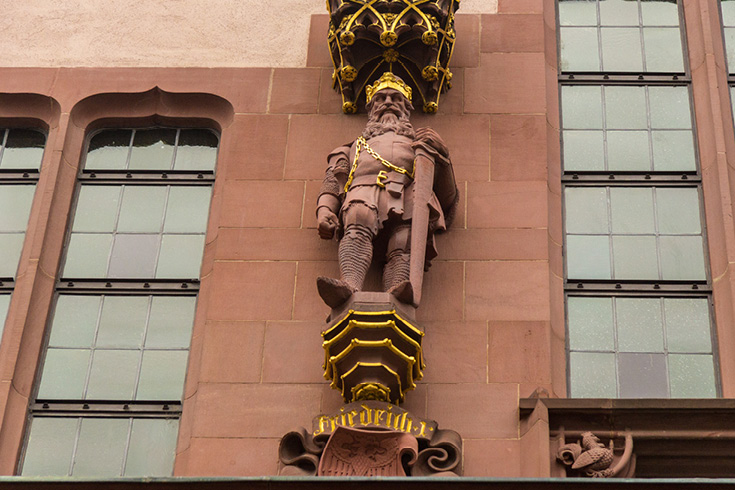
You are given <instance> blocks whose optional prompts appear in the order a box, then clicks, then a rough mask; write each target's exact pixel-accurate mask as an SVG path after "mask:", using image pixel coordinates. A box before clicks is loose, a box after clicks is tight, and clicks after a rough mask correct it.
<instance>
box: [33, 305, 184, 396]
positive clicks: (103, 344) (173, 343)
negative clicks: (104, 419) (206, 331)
mask: <svg viewBox="0 0 735 490" xmlns="http://www.w3.org/2000/svg"><path fill="white" fill-rule="evenodd" d="M195 304H196V297H194V296H142V295H136V296H116V295H71V294H61V295H59V298H58V301H57V304H56V311H55V315H54V319H53V323H52V324H51V333H50V339H49V348H48V350H47V353H46V360H45V362H44V366H43V370H42V374H41V384H40V388H39V392H38V398H39V399H65V400H73V399H80V400H81V399H84V400H123V401H129V400H133V399H138V400H178V399H180V398H181V393H182V391H183V383H184V375H185V373H186V362H187V357H188V349H189V342H190V339H191V328H192V325H193V322H194V308H195Z"/></svg>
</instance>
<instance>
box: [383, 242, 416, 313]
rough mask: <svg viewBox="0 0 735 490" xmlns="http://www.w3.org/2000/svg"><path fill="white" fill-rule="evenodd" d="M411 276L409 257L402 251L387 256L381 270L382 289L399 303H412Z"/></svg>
mask: <svg viewBox="0 0 735 490" xmlns="http://www.w3.org/2000/svg"><path fill="white" fill-rule="evenodd" d="M410 276H411V255H410V254H409V253H408V252H404V251H402V250H396V251H393V252H390V253H389V254H388V262H386V264H385V268H384V269H383V289H384V290H385V291H387V292H389V293H390V294H392V295H393V296H395V297H396V299H398V301H400V302H401V303H406V304H409V305H410V304H412V303H413V286H412V285H411V281H410V280H409V279H410Z"/></svg>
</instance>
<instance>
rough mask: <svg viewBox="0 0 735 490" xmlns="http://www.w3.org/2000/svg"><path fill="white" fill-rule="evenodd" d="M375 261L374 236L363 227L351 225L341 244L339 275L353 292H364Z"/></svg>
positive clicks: (346, 230)
mask: <svg viewBox="0 0 735 490" xmlns="http://www.w3.org/2000/svg"><path fill="white" fill-rule="evenodd" d="M372 260H373V234H372V233H371V232H370V230H369V229H368V228H366V227H364V226H361V225H350V226H348V227H347V228H346V229H345V233H344V236H343V237H342V240H341V241H340V242H339V273H340V276H341V278H342V280H343V281H344V282H345V283H347V284H348V285H349V286H350V288H352V290H353V291H360V290H362V284H363V282H365V276H366V275H367V272H368V269H370V263H371V262H372Z"/></svg>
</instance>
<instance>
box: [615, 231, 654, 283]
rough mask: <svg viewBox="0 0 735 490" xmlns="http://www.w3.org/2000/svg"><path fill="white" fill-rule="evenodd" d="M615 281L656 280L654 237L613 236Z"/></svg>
mask: <svg viewBox="0 0 735 490" xmlns="http://www.w3.org/2000/svg"><path fill="white" fill-rule="evenodd" d="M612 243H613V246H612V247H613V265H614V267H615V279H648V280H655V279H658V278H659V277H658V265H657V257H656V237H653V236H613V239H612Z"/></svg>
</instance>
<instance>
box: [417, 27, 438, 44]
mask: <svg viewBox="0 0 735 490" xmlns="http://www.w3.org/2000/svg"><path fill="white" fill-rule="evenodd" d="M438 40H439V36H437V35H436V32H434V31H426V32H424V33H423V34H422V35H421V42H423V43H424V44H426V45H427V46H433V45H435V44H436V43H437V41H438Z"/></svg>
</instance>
